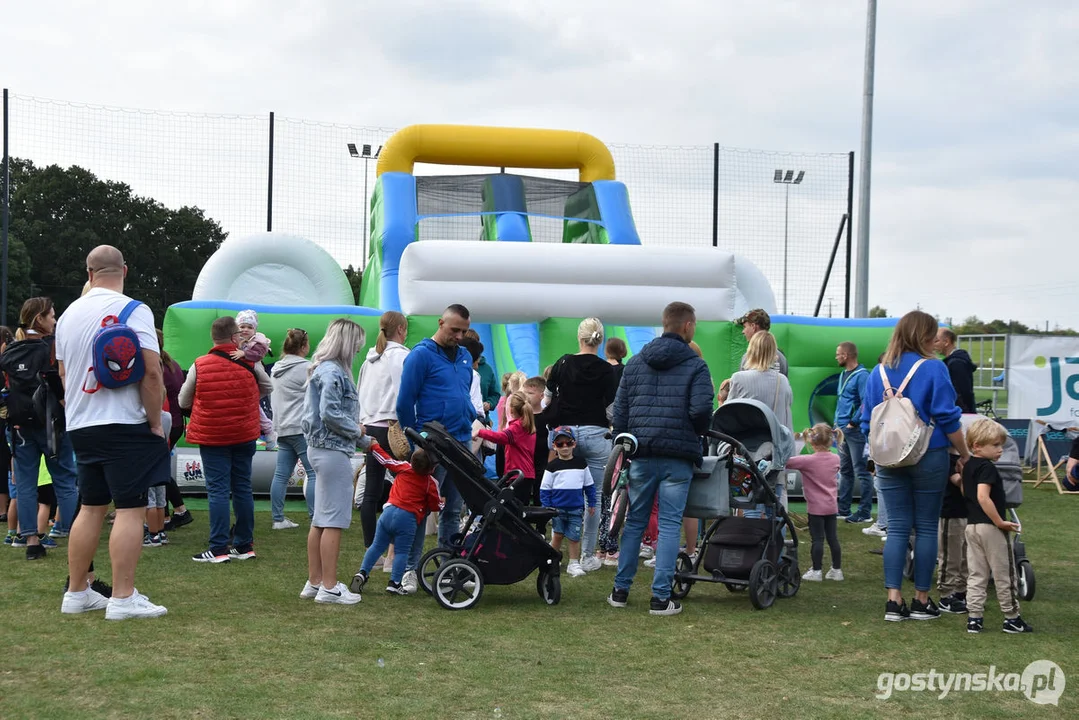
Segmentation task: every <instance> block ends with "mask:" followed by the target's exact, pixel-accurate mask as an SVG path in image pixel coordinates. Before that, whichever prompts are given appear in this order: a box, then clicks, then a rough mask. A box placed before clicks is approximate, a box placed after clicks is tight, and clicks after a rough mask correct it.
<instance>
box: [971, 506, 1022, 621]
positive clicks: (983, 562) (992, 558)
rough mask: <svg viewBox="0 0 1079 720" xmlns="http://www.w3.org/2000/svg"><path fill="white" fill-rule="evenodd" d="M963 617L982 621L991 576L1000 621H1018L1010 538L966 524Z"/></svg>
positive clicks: (989, 527) (986, 526) (989, 528)
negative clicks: (966, 575) (1013, 619)
mask: <svg viewBox="0 0 1079 720" xmlns="http://www.w3.org/2000/svg"><path fill="white" fill-rule="evenodd" d="M966 536H967V566H968V567H969V568H970V577H968V578H967V615H968V616H970V617H983V614H984V612H985V598H986V594H987V589H988V587H989V576H990V574H992V576H993V579H994V584H995V585H996V588H997V601H998V602H999V603H1000V611H1001V612H1002V613H1004V617H1005V618H1008V619H1011V618H1016V617H1019V600H1018V599H1017V596H1018V595H1019V593H1018V591H1017V590H1016V582H1015V555H1014V553H1013V552H1012V538H1011V535H1010V534H1008V533H1006V532H1004V531H1003V530H1000V529H999V528H997V527H995V526H994V525H990V524H989V523H976V524H967V530H966Z"/></svg>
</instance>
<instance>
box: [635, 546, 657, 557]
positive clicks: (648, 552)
mask: <svg viewBox="0 0 1079 720" xmlns="http://www.w3.org/2000/svg"><path fill="white" fill-rule="evenodd" d="M655 554H656V551H655V550H653V549H652V548H651V547H649V546H648V545H641V551H640V552H639V553H637V557H642V558H644V559H646V560H647V559H648V558H650V557H652V556H653V555H655Z"/></svg>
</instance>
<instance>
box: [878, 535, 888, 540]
mask: <svg viewBox="0 0 1079 720" xmlns="http://www.w3.org/2000/svg"><path fill="white" fill-rule="evenodd" d="M880 541H881V542H888V535H887V534H884V535H881V536H880Z"/></svg>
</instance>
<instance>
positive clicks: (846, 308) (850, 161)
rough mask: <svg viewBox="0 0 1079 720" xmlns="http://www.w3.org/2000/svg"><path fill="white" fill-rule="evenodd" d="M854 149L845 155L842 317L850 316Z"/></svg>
mask: <svg viewBox="0 0 1079 720" xmlns="http://www.w3.org/2000/svg"><path fill="white" fill-rule="evenodd" d="M853 218H854V151H853V150H851V151H850V154H849V155H848V156H847V272H846V277H847V279H846V284H845V285H844V288H843V317H845V318H849V317H850V252H851V250H850V232H851V226H852V225H854V221H853Z"/></svg>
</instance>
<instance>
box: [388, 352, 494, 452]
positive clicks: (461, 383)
mask: <svg viewBox="0 0 1079 720" xmlns="http://www.w3.org/2000/svg"><path fill="white" fill-rule="evenodd" d="M471 388H472V356H471V355H470V354H469V353H468V351H467V350H465V349H464V348H463V347H459V348H457V355H456V357H454V358H453V359H452V360H451V359H450V356H449V355H448V354H447V353H446V349H445V348H443V347H441V346H440V345H439V344H438V343H436V342H435V341H434V340H432V339H430V338H425V339H423V340H421V341H420V342H419V344H418V345H416V347H414V348H413V349H412V352H410V353H409V354H408V357H407V358H405V365H404V370H403V371H402V373H401V389H400V390H398V392H397V421H398V422H399V423H401V426H402V427H410V428H415V429H416V430H420V429H422V428H423V424H424V423H426V422H430V421H432V420H435V421H437V422H440V423H442V424H443V425H444V426H445V427H446V431H447V432H449V433H450V435H452V436H453V437H455V438H456V439H458V440H460V441H461V442H463V443H465V444H468V443H470V442H471V441H472V421H473V420H475V419H476V408H474V407H473V406H472V398H471V395H470V392H469V391H470V390H471Z"/></svg>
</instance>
